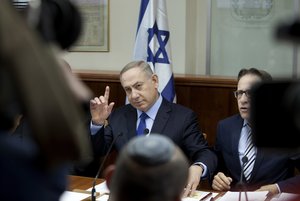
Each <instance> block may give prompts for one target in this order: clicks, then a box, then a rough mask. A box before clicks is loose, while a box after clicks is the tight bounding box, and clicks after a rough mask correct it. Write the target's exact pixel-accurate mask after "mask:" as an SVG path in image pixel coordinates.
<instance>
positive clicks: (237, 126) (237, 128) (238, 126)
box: [231, 116, 244, 175]
mask: <svg viewBox="0 0 300 201" xmlns="http://www.w3.org/2000/svg"><path fill="white" fill-rule="evenodd" d="M243 122H244V120H243V119H242V118H241V117H240V116H237V122H235V123H234V124H233V129H232V130H233V132H232V141H231V145H232V150H233V152H232V153H233V160H235V163H236V164H240V157H239V141H240V136H241V131H242V128H243ZM238 167H239V169H238V171H239V175H240V172H241V171H242V167H241V166H238Z"/></svg>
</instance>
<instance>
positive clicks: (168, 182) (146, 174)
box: [106, 134, 189, 201]
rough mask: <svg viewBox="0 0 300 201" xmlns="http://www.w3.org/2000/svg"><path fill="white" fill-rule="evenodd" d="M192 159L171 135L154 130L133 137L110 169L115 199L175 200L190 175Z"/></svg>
mask: <svg viewBox="0 0 300 201" xmlns="http://www.w3.org/2000/svg"><path fill="white" fill-rule="evenodd" d="M188 167H189V166H188V162H187V159H186V158H185V156H184V155H183V153H182V152H181V150H180V149H179V148H178V147H177V146H176V145H175V144H174V143H173V142H172V141H171V140H170V139H168V138H166V137H164V136H162V135H158V134H151V135H150V136H141V137H136V138H134V139H132V140H131V141H130V142H129V143H128V144H127V145H126V147H125V148H124V149H123V150H122V152H121V154H120V156H119V158H118V160H117V163H116V166H115V167H113V166H110V167H109V168H108V170H107V174H106V175H107V184H108V187H109V189H110V200H111V201H121V200H122V201H141V200H143V201H175V200H178V201H179V200H181V194H182V191H183V188H184V186H185V185H186V181H187V178H188Z"/></svg>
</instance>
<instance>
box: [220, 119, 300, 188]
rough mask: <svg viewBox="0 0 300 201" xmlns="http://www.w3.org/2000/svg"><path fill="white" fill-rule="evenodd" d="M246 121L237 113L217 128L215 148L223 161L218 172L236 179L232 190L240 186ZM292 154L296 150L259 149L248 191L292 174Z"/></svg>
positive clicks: (221, 122) (293, 164) (293, 163)
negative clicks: (240, 143)
mask: <svg viewBox="0 0 300 201" xmlns="http://www.w3.org/2000/svg"><path fill="white" fill-rule="evenodd" d="M243 121H244V120H243V119H242V118H241V116H240V115H234V116H231V117H228V118H226V119H224V120H222V121H220V122H219V123H218V128H217V138H216V144H215V151H216V154H217V155H218V157H219V160H220V161H219V164H220V166H219V171H222V172H224V173H225V174H227V176H230V177H231V178H232V179H233V183H232V184H233V185H232V190H235V189H237V186H236V183H237V182H238V181H239V180H240V175H241V171H242V168H241V165H240V161H239V160H240V159H239V154H238V144H239V139H240V134H241V130H242V127H243ZM293 156H294V153H288V152H283V151H279V150H270V149H263V148H258V149H257V156H256V160H255V164H254V167H253V171H252V174H251V178H250V180H249V182H248V183H247V184H245V185H246V186H247V187H248V189H249V190H254V189H256V188H258V187H260V186H261V185H266V184H273V183H277V182H279V181H282V180H285V179H287V178H289V177H291V176H293V173H294V167H295V164H296V163H295V161H294V160H293V159H292V157H293ZM243 181H245V178H244V177H243ZM279 186H280V185H279Z"/></svg>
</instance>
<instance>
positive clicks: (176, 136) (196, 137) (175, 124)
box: [92, 99, 217, 176]
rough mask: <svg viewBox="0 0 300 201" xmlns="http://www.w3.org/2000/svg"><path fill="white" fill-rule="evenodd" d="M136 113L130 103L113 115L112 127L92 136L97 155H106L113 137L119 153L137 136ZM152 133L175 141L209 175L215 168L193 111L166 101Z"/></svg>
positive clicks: (214, 159) (214, 158) (161, 107)
mask: <svg viewBox="0 0 300 201" xmlns="http://www.w3.org/2000/svg"><path fill="white" fill-rule="evenodd" d="M136 122H137V111H136V109H135V108H134V107H132V106H131V105H130V104H128V105H125V106H123V107H120V108H118V109H116V110H115V111H113V112H112V114H111V115H110V118H109V125H108V126H106V127H105V128H102V129H100V130H99V131H98V133H97V134H96V135H93V136H92V143H93V147H94V152H95V154H96V155H98V156H99V155H104V154H105V153H106V152H107V149H108V147H109V145H110V144H111V143H112V140H113V138H115V137H116V136H118V135H119V134H122V136H119V137H118V139H117V140H116V143H115V145H114V148H115V149H116V150H117V151H120V150H121V149H122V148H123V147H124V145H125V144H126V143H127V142H128V141H129V140H130V139H131V138H133V137H135V136H136ZM151 133H158V134H162V135H165V136H168V137H169V138H170V139H172V140H173V141H174V142H175V143H176V144H177V145H178V146H179V147H180V148H181V149H182V151H183V152H184V153H185V154H186V156H187V157H188V158H189V159H190V160H191V161H192V162H202V163H204V164H205V165H206V166H207V168H208V170H209V172H208V175H209V176H211V173H213V171H214V170H215V168H216V165H217V158H216V156H215V155H214V153H213V152H212V151H211V150H210V149H209V148H208V144H207V142H206V140H205V139H204V137H203V135H202V133H201V131H200V130H199V126H198V120H197V115H196V114H195V113H194V112H193V111H192V110H190V109H188V108H186V107H183V106H181V105H178V104H174V103H170V102H168V101H167V100H165V99H163V101H162V104H161V106H160V108H159V110H158V113H157V115H156V118H155V120H154V122H153V126H152V129H151Z"/></svg>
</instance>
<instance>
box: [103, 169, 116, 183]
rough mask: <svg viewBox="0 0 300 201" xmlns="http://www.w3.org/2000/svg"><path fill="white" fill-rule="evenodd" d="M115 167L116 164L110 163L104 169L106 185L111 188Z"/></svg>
mask: <svg viewBox="0 0 300 201" xmlns="http://www.w3.org/2000/svg"><path fill="white" fill-rule="evenodd" d="M115 169H116V166H115V165H110V166H108V167H107V168H106V169H105V171H104V178H105V180H106V185H107V187H108V189H110V183H111V178H112V176H113V173H114V171H115Z"/></svg>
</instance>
